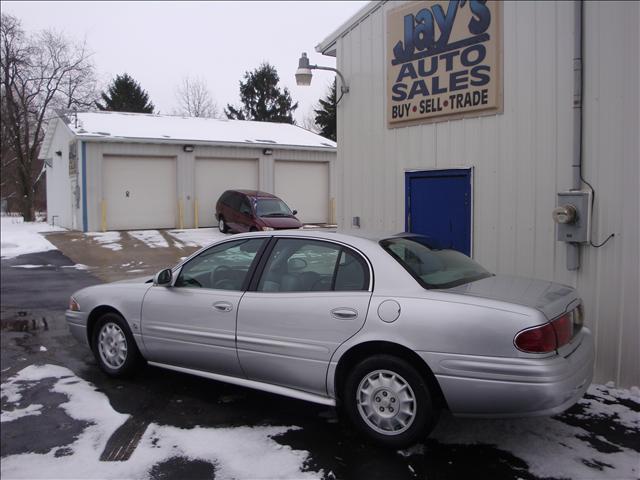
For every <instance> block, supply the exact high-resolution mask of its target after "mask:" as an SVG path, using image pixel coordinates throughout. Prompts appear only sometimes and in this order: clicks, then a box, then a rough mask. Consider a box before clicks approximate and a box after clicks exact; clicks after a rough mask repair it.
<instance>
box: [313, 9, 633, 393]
mask: <svg viewBox="0 0 640 480" xmlns="http://www.w3.org/2000/svg"><path fill="white" fill-rule="evenodd" d="M639 25H640V3H639V2H605V1H603V2H597V1H594V2H584V3H582V2H526V1H523V2H504V3H503V2H492V1H488V2H480V1H477V2H476V1H469V2H456V1H451V2H448V1H443V0H438V1H420V2H385V1H382V2H372V3H370V4H368V5H366V6H365V7H363V8H362V9H361V10H360V11H359V12H358V13H357V14H356V15H354V16H353V17H352V18H351V19H349V20H348V21H347V22H346V23H345V24H344V25H342V26H341V27H340V28H339V29H338V30H336V31H335V32H333V33H332V34H331V35H329V36H328V37H327V38H326V39H325V40H323V41H322V42H321V43H320V44H319V45H318V46H317V47H316V51H317V52H318V53H320V54H323V55H327V56H331V57H336V66H337V69H338V70H339V71H340V73H341V74H342V75H343V76H344V80H345V83H346V84H347V86H348V91H347V92H345V93H344V96H343V98H342V99H341V101H340V103H339V104H338V109H337V110H338V163H337V165H338V175H337V178H338V181H339V184H338V188H337V195H336V201H337V205H338V209H337V223H338V226H339V227H340V228H343V229H345V230H357V229H362V230H375V231H380V230H383V231H401V230H405V229H406V230H409V231H415V232H419V233H425V234H429V235H431V236H433V237H435V238H436V239H437V240H438V241H440V242H441V243H442V244H444V246H447V247H453V248H457V249H458V250H461V251H463V252H466V253H468V254H470V255H471V256H472V257H473V258H474V259H476V260H477V261H478V262H479V263H481V264H482V265H484V266H485V267H486V268H488V269H489V270H490V271H492V272H495V273H502V274H514V275H520V276H528V277H537V278H542V279H547V280H553V281H557V282H560V283H563V284H568V285H572V286H574V287H577V289H578V290H579V292H580V294H581V296H582V297H583V300H584V304H585V308H586V316H585V318H586V319H585V322H586V325H587V326H588V327H589V328H590V329H591V330H592V332H593V333H594V337H595V342H596V356H597V358H596V374H595V380H596V381H598V382H607V381H614V382H615V383H616V384H618V385H622V386H630V385H640V303H639V302H640V300H639V298H640V295H639V293H638V292H639V291H640V287H639V278H638V277H639V273H640V260H639V257H640V253H639V252H640V246H639V236H640V227H639V225H640V213H639V209H640V193H639V192H640V185H639V179H640V173H639V165H640V148H639V146H640V144H639V138H640V123H639V110H640V98H639V92H640V88H639V85H640V78H639V72H640V68H639V56H638V46H639V45H640V36H639V32H638V30H639ZM310 60H311V64H315V63H318V64H322V63H323V62H322V58H321V57H320V56H316V58H311V59H310ZM301 64H302V62H301ZM342 85H343V84H342V82H340V81H339V82H338V88H339V89H340V87H341V86H342ZM567 205H572V206H574V207H575V209H576V210H574V211H577V217H573V214H572V215H571V218H572V220H571V221H570V223H565V224H558V225H556V224H555V223H554V219H553V217H552V212H554V209H555V208H556V207H566V206H567ZM567 212H568V210H566V211H557V212H556V219H557V220H559V221H569V216H566V215H567ZM569 213H570V212H569ZM558 215H559V216H558ZM563 215H565V216H564V217H563ZM576 218H577V220H576ZM611 234H615V236H614V237H610V236H611ZM607 239H609V240H608V241H607V243H605V244H604V245H602V246H600V245H601V244H602V243H603V242H604V241H605V240H607ZM425 321H428V319H427V318H425ZM471 334H472V333H471V332H470V335H471Z"/></svg>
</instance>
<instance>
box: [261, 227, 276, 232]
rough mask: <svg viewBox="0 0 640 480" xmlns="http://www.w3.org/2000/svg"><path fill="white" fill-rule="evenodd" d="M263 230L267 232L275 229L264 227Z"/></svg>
mask: <svg viewBox="0 0 640 480" xmlns="http://www.w3.org/2000/svg"><path fill="white" fill-rule="evenodd" d="M262 230H263V231H265V232H271V231H272V230H275V229H274V228H273V227H262Z"/></svg>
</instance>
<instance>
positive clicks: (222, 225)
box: [218, 217, 229, 233]
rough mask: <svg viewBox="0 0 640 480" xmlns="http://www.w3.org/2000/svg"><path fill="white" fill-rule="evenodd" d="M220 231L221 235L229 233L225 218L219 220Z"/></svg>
mask: <svg viewBox="0 0 640 480" xmlns="http://www.w3.org/2000/svg"><path fill="white" fill-rule="evenodd" d="M218 230H220V232H221V233H227V232H228V231H229V227H227V224H226V223H225V221H224V217H220V218H219V219H218Z"/></svg>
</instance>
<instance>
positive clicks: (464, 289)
mask: <svg viewBox="0 0 640 480" xmlns="http://www.w3.org/2000/svg"><path fill="white" fill-rule="evenodd" d="M446 291H447V292H451V293H457V294H460V295H469V296H473V297H479V298H490V299H493V300H499V301H503V302H507V303H513V304H517V305H523V306H525V307H531V308H535V309H537V310H540V311H541V312H542V313H543V314H544V315H545V316H546V317H547V318H548V319H549V320H552V319H554V318H556V317H558V316H559V315H562V314H563V313H564V312H566V311H567V307H568V306H569V305H570V304H571V303H573V302H575V301H576V300H578V299H579V296H578V292H576V290H575V289H574V288H572V287H570V286H568V285H562V284H560V283H555V282H549V281H547V280H538V279H534V278H525V277H516V276H513V275H494V276H492V277H487V278H483V279H482V280H477V281H475V282H471V283H467V284H465V285H459V286H457V287H453V288H450V289H447V290H446Z"/></svg>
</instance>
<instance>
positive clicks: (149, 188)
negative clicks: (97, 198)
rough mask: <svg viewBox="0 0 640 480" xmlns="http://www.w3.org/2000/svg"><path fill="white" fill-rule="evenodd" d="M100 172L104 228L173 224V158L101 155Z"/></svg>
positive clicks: (174, 215) (166, 226) (174, 198)
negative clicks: (104, 218)
mask: <svg viewBox="0 0 640 480" xmlns="http://www.w3.org/2000/svg"><path fill="white" fill-rule="evenodd" d="M102 173H103V175H102V178H103V184H102V194H103V195H102V198H103V200H104V202H105V207H106V214H107V229H108V230H132V229H141V228H174V227H175V226H176V223H177V209H178V207H177V196H176V160H175V158H162V157H124V156H105V157H104V158H103V162H102Z"/></svg>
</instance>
